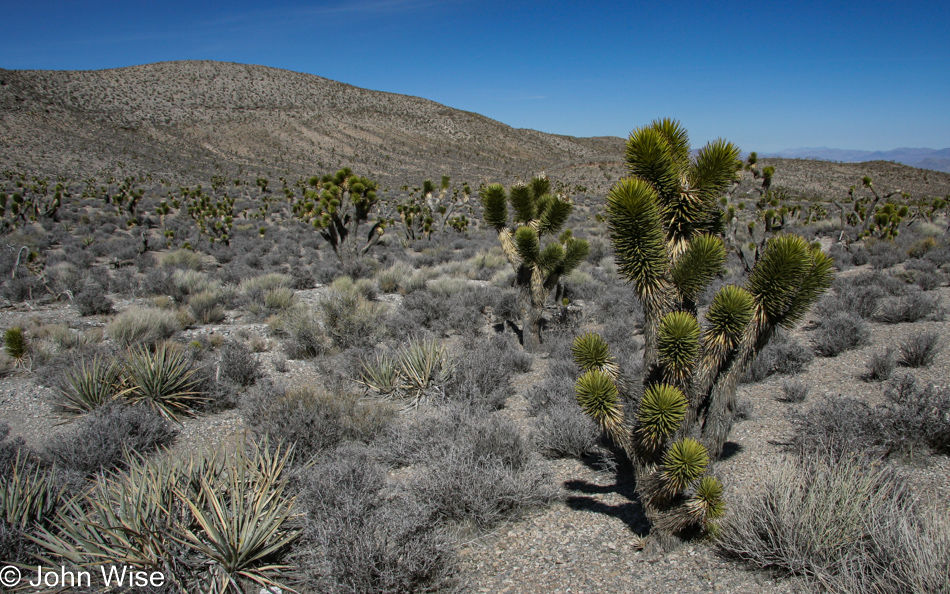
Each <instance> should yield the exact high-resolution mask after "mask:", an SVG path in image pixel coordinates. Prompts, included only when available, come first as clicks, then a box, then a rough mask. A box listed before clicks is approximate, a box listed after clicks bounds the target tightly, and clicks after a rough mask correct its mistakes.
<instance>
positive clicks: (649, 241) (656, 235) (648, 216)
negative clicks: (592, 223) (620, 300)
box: [607, 178, 669, 308]
mask: <svg viewBox="0 0 950 594" xmlns="http://www.w3.org/2000/svg"><path fill="white" fill-rule="evenodd" d="M607 226H608V229H609V230H610V240H611V243H612V244H613V246H614V252H615V254H616V259H617V268H618V270H619V272H620V274H622V275H623V276H624V277H626V278H627V280H629V281H631V282H633V284H634V287H635V288H636V291H637V295H638V296H639V297H640V299H641V300H643V301H644V303H646V304H648V305H652V306H653V307H655V308H656V307H658V306H660V305H661V303H662V301H663V299H664V298H665V292H666V290H667V289H666V271H667V269H668V267H669V259H668V257H667V253H666V245H665V238H664V233H663V226H662V224H661V221H660V208H659V204H658V202H657V195H656V191H655V190H654V189H653V186H651V185H650V184H649V182H647V181H645V180H642V179H638V178H625V179H622V180H620V181H619V182H618V183H617V184H616V185H615V186H614V187H613V188H611V190H610V193H608V194H607Z"/></svg>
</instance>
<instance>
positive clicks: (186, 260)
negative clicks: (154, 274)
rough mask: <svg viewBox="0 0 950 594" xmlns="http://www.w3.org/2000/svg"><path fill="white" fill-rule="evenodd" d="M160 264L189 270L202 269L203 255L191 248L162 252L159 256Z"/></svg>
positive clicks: (165, 266)
mask: <svg viewBox="0 0 950 594" xmlns="http://www.w3.org/2000/svg"><path fill="white" fill-rule="evenodd" d="M158 265H159V266H161V267H162V268H179V269H187V270H201V268H202V264H201V256H200V255H199V254H197V253H195V252H193V251H191V250H175V251H173V252H167V253H165V254H162V255H161V256H159V258H158Z"/></svg>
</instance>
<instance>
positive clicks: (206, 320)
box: [188, 289, 224, 324]
mask: <svg viewBox="0 0 950 594" xmlns="http://www.w3.org/2000/svg"><path fill="white" fill-rule="evenodd" d="M188 308H189V309H190V310H191V315H192V316H194V318H195V319H196V320H198V321H199V322H201V323H202V324H216V323H218V322H220V321H222V320H224V307H223V306H222V304H221V292H220V291H217V290H215V289H208V290H204V291H201V292H199V293H195V294H194V295H192V296H191V298H190V299H188Z"/></svg>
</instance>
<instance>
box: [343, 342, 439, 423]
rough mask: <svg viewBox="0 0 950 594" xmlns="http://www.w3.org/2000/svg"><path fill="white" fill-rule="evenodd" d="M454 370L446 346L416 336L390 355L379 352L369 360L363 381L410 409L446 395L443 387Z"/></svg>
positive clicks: (366, 360) (366, 363)
mask: <svg viewBox="0 0 950 594" xmlns="http://www.w3.org/2000/svg"><path fill="white" fill-rule="evenodd" d="M453 372H454V365H453V362H452V361H451V360H450V358H449V355H448V351H447V350H446V348H445V346H444V345H441V344H439V343H438V342H436V341H435V340H434V339H432V338H422V339H412V340H410V341H409V343H408V344H406V345H405V346H403V347H402V348H401V349H399V350H398V351H397V352H396V353H395V355H393V356H390V355H387V354H383V353H376V354H375V355H374V356H373V358H372V359H365V360H364V361H363V364H362V373H361V377H360V380H359V382H360V383H361V384H363V385H364V386H366V387H367V388H369V389H370V390H372V391H374V392H376V393H377V394H379V395H381V396H384V397H387V398H398V399H400V400H403V401H404V402H405V403H406V408H415V407H417V406H419V404H421V403H423V402H426V401H429V400H432V399H434V398H437V397H441V396H442V395H443V393H442V392H443V387H444V385H445V383H446V382H447V381H448V380H449V378H450V377H451V376H452V373H453Z"/></svg>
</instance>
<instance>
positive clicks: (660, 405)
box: [637, 384, 687, 451]
mask: <svg viewBox="0 0 950 594" xmlns="http://www.w3.org/2000/svg"><path fill="white" fill-rule="evenodd" d="M686 406H687V401H686V396H684V395H683V392H682V391H681V390H680V389H679V388H677V387H675V386H671V385H669V384H655V385H652V386H650V387H649V388H647V390H646V391H645V392H644V393H643V398H642V399H641V400H640V410H639V411H638V412H637V420H638V421H639V427H638V428H637V433H638V435H639V437H640V440H641V442H642V443H643V445H644V447H645V448H646V449H647V450H648V451H653V450H655V449H656V448H657V447H659V445H660V444H662V443H663V441H664V440H666V439H667V438H668V437H669V436H671V435H673V433H674V432H675V431H676V430H677V429H678V428H679V426H680V423H681V422H682V421H683V418H684V417H685V416H686Z"/></svg>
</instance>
